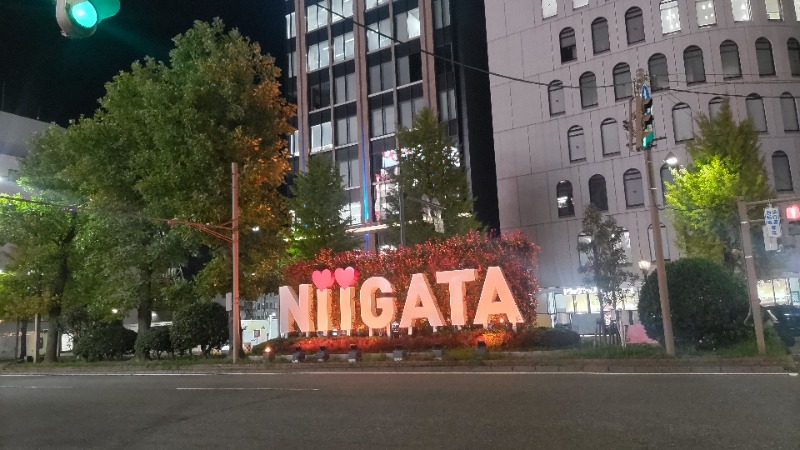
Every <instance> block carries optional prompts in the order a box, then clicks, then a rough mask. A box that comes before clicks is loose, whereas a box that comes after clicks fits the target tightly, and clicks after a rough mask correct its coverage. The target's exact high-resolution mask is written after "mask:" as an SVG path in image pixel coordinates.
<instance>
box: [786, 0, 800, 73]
mask: <svg viewBox="0 0 800 450" xmlns="http://www.w3.org/2000/svg"><path fill="white" fill-rule="evenodd" d="M795 5H797V8H796V10H797V13H796V14H797V20H800V3H798V2H797V1H796V0H795ZM786 50H787V51H788V52H789V69H790V71H791V72H792V75H794V76H800V42H798V41H797V39H795V38H789V40H788V41H786Z"/></svg>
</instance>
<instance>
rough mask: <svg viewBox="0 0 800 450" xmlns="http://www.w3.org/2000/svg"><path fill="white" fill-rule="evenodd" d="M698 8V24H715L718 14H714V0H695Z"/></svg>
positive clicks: (700, 25) (702, 25)
mask: <svg viewBox="0 0 800 450" xmlns="http://www.w3.org/2000/svg"><path fill="white" fill-rule="evenodd" d="M694 6H695V9H696V10H697V26H698V27H704V26H706V25H714V24H715V23H717V16H716V15H715V14H714V0H695V2H694Z"/></svg>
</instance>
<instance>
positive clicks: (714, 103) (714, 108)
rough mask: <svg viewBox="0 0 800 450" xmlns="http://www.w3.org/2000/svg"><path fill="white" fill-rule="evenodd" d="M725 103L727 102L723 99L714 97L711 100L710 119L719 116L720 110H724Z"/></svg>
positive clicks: (709, 106) (709, 103)
mask: <svg viewBox="0 0 800 450" xmlns="http://www.w3.org/2000/svg"><path fill="white" fill-rule="evenodd" d="M723 102H725V100H723V99H722V97H714V98H712V99H711V100H709V102H708V117H709V118H710V119H713V118H715V117H717V114H719V110H720V109H722V103H723Z"/></svg>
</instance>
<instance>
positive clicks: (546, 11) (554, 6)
mask: <svg viewBox="0 0 800 450" xmlns="http://www.w3.org/2000/svg"><path fill="white" fill-rule="evenodd" d="M556 14H558V3H557V2H556V0H542V19H547V18H548V17H553V16H555V15H556Z"/></svg>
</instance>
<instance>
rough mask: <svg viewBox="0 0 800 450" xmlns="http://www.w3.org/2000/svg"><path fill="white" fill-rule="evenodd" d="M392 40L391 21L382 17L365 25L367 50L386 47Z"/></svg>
mask: <svg viewBox="0 0 800 450" xmlns="http://www.w3.org/2000/svg"><path fill="white" fill-rule="evenodd" d="M390 42H392V21H391V19H383V20H381V21H380V22H377V23H371V24H369V25H367V51H368V52H372V51H375V50H379V49H382V48H384V47H388V46H389V43H390Z"/></svg>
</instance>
